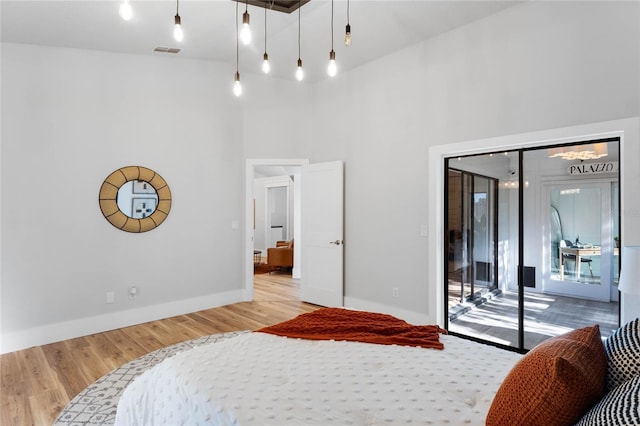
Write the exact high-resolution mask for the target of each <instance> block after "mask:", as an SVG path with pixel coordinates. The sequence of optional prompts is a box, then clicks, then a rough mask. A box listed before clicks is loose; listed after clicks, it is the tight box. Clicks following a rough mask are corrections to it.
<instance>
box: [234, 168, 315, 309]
mask: <svg viewBox="0 0 640 426" xmlns="http://www.w3.org/2000/svg"><path fill="white" fill-rule="evenodd" d="M307 164H309V160H308V159H306V158H284V159H283V158H280V159H277V158H247V160H246V162H245V191H244V194H245V203H244V205H245V221H244V223H245V226H244V229H245V231H244V268H243V269H244V274H243V275H244V288H243V290H242V291H243V297H242V299H243V300H244V301H246V302H250V301H252V300H253V233H254V230H253V177H254V169H255V167H256V166H306V165H307ZM294 226H295V225H294ZM298 239H299V238H298ZM300 242H301V241H296V244H295V245H294V249H293V250H294V257H295V252H296V251H297V250H298V249H297V248H298V247H301V246H300ZM294 278H295V274H294Z"/></svg>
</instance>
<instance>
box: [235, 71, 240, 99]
mask: <svg viewBox="0 0 640 426" xmlns="http://www.w3.org/2000/svg"><path fill="white" fill-rule="evenodd" d="M234 80H235V81H234V83H233V94H234V95H236V96H240V95H242V84H240V73H239V72H238V71H236V77H235V79H234Z"/></svg>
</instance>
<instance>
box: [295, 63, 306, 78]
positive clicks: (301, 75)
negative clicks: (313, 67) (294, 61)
mask: <svg viewBox="0 0 640 426" xmlns="http://www.w3.org/2000/svg"><path fill="white" fill-rule="evenodd" d="M296 79H298V81H302V80H303V79H304V71H303V70H302V59H298V69H297V70H296Z"/></svg>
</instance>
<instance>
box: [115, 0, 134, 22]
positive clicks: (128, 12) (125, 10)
mask: <svg viewBox="0 0 640 426" xmlns="http://www.w3.org/2000/svg"><path fill="white" fill-rule="evenodd" d="M118 13H119V14H120V17H121V18H122V19H124V20H125V21H130V20H131V18H133V9H131V3H129V0H124V1H123V2H122V3H121V4H120V9H118Z"/></svg>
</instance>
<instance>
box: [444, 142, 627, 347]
mask: <svg viewBox="0 0 640 426" xmlns="http://www.w3.org/2000/svg"><path fill="white" fill-rule="evenodd" d="M594 147H595V149H594ZM618 149H619V141H618V140H617V139H612V140H606V141H588V142H585V143H580V144H573V145H571V146H553V147H543V148H540V147H538V148H534V149H522V150H517V151H510V152H502V153H496V152H494V153H487V154H482V155H473V156H466V157H456V158H449V159H446V160H445V161H446V164H445V166H446V170H447V172H446V175H445V186H446V188H445V197H446V200H445V206H446V211H445V218H446V220H445V230H444V231H445V235H446V244H445V250H446V255H447V265H446V271H447V273H446V282H445V290H446V294H447V303H446V309H447V328H448V330H449V331H450V332H451V333H452V334H460V335H464V336H468V337H471V338H474V339H480V340H486V341H489V342H492V343H494V344H498V345H504V346H507V347H511V348H515V349H517V350H527V349H531V348H532V347H533V346H535V345H537V344H538V343H540V342H541V341H544V340H545V339H548V338H549V337H552V336H556V335H559V334H562V333H564V332H566V331H569V330H572V329H575V328H579V327H582V326H587V325H591V324H593V323H598V324H600V328H601V332H602V334H603V335H604V336H607V335H608V334H609V333H610V332H611V331H612V330H613V329H615V328H616V327H617V326H618V318H619V314H618V312H619V309H618V292H617V288H616V285H617V277H618V270H619V262H618V259H619V249H618V248H617V247H618V246H619V239H616V238H615V237H617V236H618V235H619V221H618V215H619V213H618V212H619V209H618V200H619V189H618V188H619V182H618V168H617V161H618ZM587 151H590V152H591V154H590V153H588V152H587ZM593 152H596V154H598V155H601V156H600V157H599V158H589V155H596V154H593ZM603 152H605V153H606V157H605V156H604V155H602V153H603ZM558 153H560V154H558Z"/></svg>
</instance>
